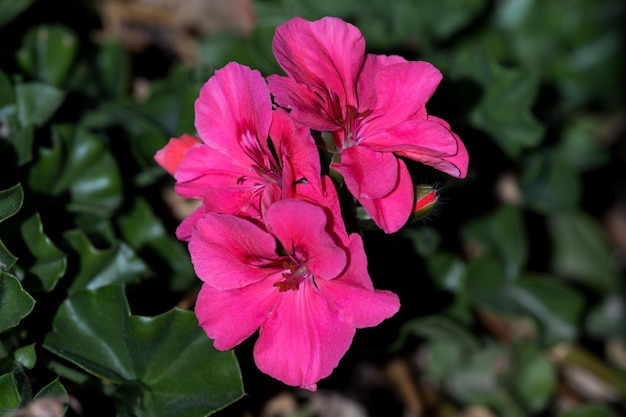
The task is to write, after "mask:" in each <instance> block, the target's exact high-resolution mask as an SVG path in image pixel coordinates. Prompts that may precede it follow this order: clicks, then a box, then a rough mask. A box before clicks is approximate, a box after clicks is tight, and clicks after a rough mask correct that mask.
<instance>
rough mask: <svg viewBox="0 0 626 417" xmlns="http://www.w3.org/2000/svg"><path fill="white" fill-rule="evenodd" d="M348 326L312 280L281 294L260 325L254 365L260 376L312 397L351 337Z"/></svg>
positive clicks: (350, 340) (352, 333)
mask: <svg viewBox="0 0 626 417" xmlns="http://www.w3.org/2000/svg"><path fill="white" fill-rule="evenodd" d="M354 333H355V328H354V326H353V325H352V323H349V322H346V321H345V320H343V319H342V317H341V314H340V313H339V312H338V311H336V310H333V308H332V307H331V306H330V305H329V303H328V302H327V301H326V299H325V298H324V296H323V295H322V294H320V291H319V290H318V289H317V288H316V287H315V284H314V283H313V282H312V281H311V280H305V281H303V282H302V284H301V285H300V288H299V289H298V290H297V291H287V292H283V293H281V294H280V297H278V299H277V303H276V305H275V306H274V308H273V309H272V311H271V312H270V313H269V315H268V316H267V320H266V321H265V323H263V325H261V331H260V334H259V339H258V340H257V342H256V344H255V346H254V360H255V362H256V364H257V366H258V367H259V369H260V370H261V371H262V372H265V373H266V374H268V375H270V376H272V377H274V378H276V379H278V380H280V381H283V382H284V383H286V384H288V385H294V386H299V387H302V388H306V389H309V390H312V391H314V390H315V389H316V388H317V382H318V381H319V380H320V379H322V378H325V377H327V376H328V375H330V374H331V372H332V371H333V369H334V368H335V367H336V366H337V365H338V364H339V360H340V359H341V358H342V357H343V355H344V354H345V353H346V351H347V350H348V348H349V347H350V344H351V343H352V339H353V337H354Z"/></svg>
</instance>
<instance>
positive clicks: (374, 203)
mask: <svg viewBox="0 0 626 417" xmlns="http://www.w3.org/2000/svg"><path fill="white" fill-rule="evenodd" d="M397 161H398V175H397V178H398V182H397V183H396V185H395V187H394V188H393V190H392V191H391V192H390V193H389V194H387V195H386V196H384V197H381V198H375V199H368V198H364V197H361V198H359V199H358V200H359V202H360V203H361V205H363V208H364V209H365V211H366V212H367V214H369V215H370V217H371V218H372V220H374V223H376V225H377V226H378V227H380V228H381V229H383V231H384V232H385V233H394V232H396V231H398V230H399V229H400V228H401V227H402V226H404V224H405V223H406V222H407V220H408V219H409V216H410V215H411V209H412V207H413V182H412V180H411V175H410V174H409V171H408V169H407V168H406V165H405V164H404V162H403V161H401V160H399V159H398V160H397Z"/></svg>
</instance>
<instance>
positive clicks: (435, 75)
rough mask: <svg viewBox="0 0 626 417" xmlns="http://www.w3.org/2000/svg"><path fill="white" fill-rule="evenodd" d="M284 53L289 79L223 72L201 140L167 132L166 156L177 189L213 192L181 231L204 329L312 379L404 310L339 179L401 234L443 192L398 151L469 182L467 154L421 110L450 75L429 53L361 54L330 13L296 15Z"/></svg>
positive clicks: (282, 39)
mask: <svg viewBox="0 0 626 417" xmlns="http://www.w3.org/2000/svg"><path fill="white" fill-rule="evenodd" d="M273 49H274V53H275V56H276V59H277V60H278V62H279V64H280V65H281V66H282V68H283V69H284V70H285V73H286V74H287V75H286V76H280V75H271V76H269V77H267V79H264V78H263V76H262V75H261V74H260V73H259V72H258V71H256V70H252V69H250V68H248V67H246V66H243V65H240V64H238V63H234V62H231V63H230V64H228V65H226V66H225V67H224V68H222V69H219V70H217V71H216V72H215V74H214V75H213V76H212V77H211V78H210V79H209V80H208V81H207V82H206V84H205V85H204V86H203V87H202V89H201V90H200V95H199V97H198V99H197V100H196V102H195V127H196V130H197V133H198V136H199V138H196V137H194V136H191V135H183V136H182V137H180V138H173V139H170V141H169V142H168V143H167V145H166V146H165V147H164V148H163V149H161V150H160V151H158V152H157V154H156V155H155V159H156V161H157V162H158V163H159V164H160V165H161V166H162V167H163V168H164V169H165V170H167V171H168V172H169V173H170V174H172V175H173V176H174V178H175V179H176V185H175V190H176V192H177V193H178V194H179V195H181V196H183V197H186V198H190V199H197V200H200V201H201V202H202V204H201V205H200V206H199V208H198V209H196V210H195V211H194V212H193V213H192V214H190V215H189V216H188V217H187V218H186V219H185V220H184V221H183V222H182V223H181V225H180V226H179V227H178V229H177V231H176V234H177V236H178V238H179V239H181V240H184V241H188V242H189V252H190V254H191V260H192V262H193V265H194V269H195V271H196V273H197V275H198V277H199V278H200V279H201V280H202V281H203V285H202V288H201V290H200V293H199V295H198V299H197V302H196V306H195V312H196V315H197V317H198V321H199V324H200V326H201V327H202V328H203V329H204V330H205V332H206V334H207V335H208V336H209V337H210V338H211V339H213V340H214V345H215V347H216V348H217V349H221V350H226V349H231V348H233V347H234V346H237V345H238V344H239V343H241V342H242V341H243V340H245V339H246V338H248V337H250V336H251V335H252V334H253V333H255V332H256V331H257V330H259V337H258V340H257V342H256V344H255V346H254V359H255V362H256V364H257V366H258V367H259V369H260V370H261V371H263V372H265V373H267V374H269V375H271V376H273V377H275V378H277V379H279V380H281V381H283V382H285V383H286V384H290V385H294V386H300V387H303V388H307V389H310V390H315V389H316V384H317V382H318V381H319V380H320V379H322V378H325V377H327V376H328V375H330V373H331V372H332V370H333V369H334V368H335V367H336V366H337V365H338V363H339V361H340V359H341V358H342V357H343V355H344V354H345V353H346V351H347V350H348V348H349V346H350V344H351V343H352V339H353V337H354V334H355V331H356V329H357V328H364V327H371V326H376V325H378V324H379V323H381V322H382V321H383V320H385V319H386V318H389V317H391V316H393V315H394V314H395V313H396V312H397V311H398V309H399V307H400V303H399V300H398V297H397V296H396V295H395V294H393V293H391V292H389V291H383V290H376V289H374V287H373V284H372V281H371V279H370V277H369V274H368V271H367V258H366V255H365V250H364V247H363V241H362V239H361V236H360V235H359V234H358V233H356V232H350V231H348V230H347V229H346V226H345V224H344V219H343V218H342V210H341V209H342V207H341V205H340V200H339V198H338V191H337V190H340V191H344V190H348V191H349V192H350V194H351V195H352V196H353V197H354V199H355V200H356V201H358V204H360V205H361V206H362V207H363V209H364V210H365V211H366V212H367V213H368V214H369V215H370V216H371V218H372V220H373V221H374V222H375V223H376V225H378V226H379V227H380V228H381V229H382V230H384V231H385V232H386V233H392V232H395V231H397V230H398V229H400V228H401V227H402V226H403V225H404V224H405V223H406V222H407V220H408V219H409V216H410V215H411V213H412V211H413V210H414V209H415V208H416V207H420V208H422V207H424V206H425V205H427V204H430V203H432V202H434V197H433V195H434V194H429V195H428V198H429V201H428V202H427V203H424V204H420V203H419V202H416V201H415V193H414V187H413V183H412V180H411V177H410V175H409V172H408V169H407V167H406V165H405V163H404V161H403V160H402V159H401V158H400V157H402V158H408V159H412V160H415V161H419V162H421V163H424V164H427V165H430V166H432V167H434V168H436V169H439V170H441V171H443V172H446V173H448V174H450V175H453V176H455V177H459V178H461V177H464V176H465V174H466V172H467V164H468V155H467V152H466V150H465V148H464V146H463V144H462V143H461V141H460V140H459V138H458V136H457V135H455V134H454V133H453V132H451V131H450V127H449V125H448V124H447V123H446V122H444V121H443V120H441V119H438V118H436V117H434V116H431V115H429V114H427V112H426V109H425V105H426V102H427V101H428V99H429V98H430V96H431V95H432V94H433V92H434V91H435V88H436V87H437V85H438V83H439V82H440V80H441V74H440V73H439V71H438V70H437V69H435V68H434V67H433V66H432V65H430V64H428V63H426V62H409V61H407V60H405V59H403V58H401V57H398V56H384V55H373V54H366V53H365V41H364V39H363V36H362V35H361V33H360V32H359V30H358V29H357V28H356V27H354V26H352V25H350V24H348V23H346V22H344V21H342V20H340V19H338V18H333V17H326V18H323V19H321V20H318V21H313V22H310V21H306V20H304V19H301V18H294V19H291V20H289V21H287V22H286V23H284V24H282V25H280V26H279V27H278V28H277V29H276V34H275V37H274V40H273ZM272 97H273V100H272ZM320 148H322V149H324V150H325V151H326V152H328V153H330V154H332V159H331V161H332V162H331V163H330V164H329V166H324V167H322V166H321V165H322V164H321V162H320V161H321V160H322V159H321V158H320V151H319V149H320ZM329 173H333V174H334V176H333V178H335V179H333V178H331V176H330V175H329ZM336 178H341V181H337V180H336Z"/></svg>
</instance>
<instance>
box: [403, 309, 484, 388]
mask: <svg viewBox="0 0 626 417" xmlns="http://www.w3.org/2000/svg"><path fill="white" fill-rule="evenodd" d="M409 336H413V337H417V338H420V339H423V340H426V341H427V343H428V355H429V360H428V362H427V364H426V365H425V366H426V372H427V373H428V374H429V376H430V377H432V378H434V379H435V380H438V381H441V380H443V379H444V378H446V377H447V376H448V374H450V372H452V370H454V369H456V368H458V367H459V366H461V364H463V363H464V360H465V358H467V356H468V355H470V354H471V353H472V352H476V351H477V350H478V348H479V345H478V341H477V340H476V339H475V338H474V336H473V335H472V334H471V333H469V332H468V331H467V330H466V329H465V328H464V327H463V326H461V325H459V324H457V323H456V322H454V321H452V320H450V319H448V318H446V317H444V316H427V317H422V318H419V319H413V320H410V321H408V322H406V323H405V324H404V326H402V329H401V331H400V337H399V338H398V340H397V341H396V342H395V343H394V345H393V346H392V349H393V350H397V349H400V348H401V347H402V346H403V345H404V344H405V343H406V340H407V339H408V337H409Z"/></svg>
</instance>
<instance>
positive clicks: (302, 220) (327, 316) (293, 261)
mask: <svg viewBox="0 0 626 417" xmlns="http://www.w3.org/2000/svg"><path fill="white" fill-rule="evenodd" d="M329 191H330V190H329ZM331 211H332V210H331ZM331 215H332V214H331V212H330V211H325V210H324V209H323V208H322V207H320V206H318V205H316V204H313V203H310V202H307V201H303V200H295V199H285V200H281V201H278V202H275V203H274V204H272V205H271V206H270V207H269V208H268V209H267V210H266V211H265V214H264V220H265V226H263V225H259V224H257V223H253V222H251V221H250V220H249V219H247V218H242V217H238V216H234V215H230V214H216V213H206V214H204V216H203V217H202V218H201V219H199V220H198V221H197V222H196V223H195V225H194V227H193V230H192V234H191V240H190V242H189V251H190V253H191V259H192V262H193V265H194V268H195V270H196V273H197V275H198V276H199V277H200V279H202V281H203V282H204V283H203V285H202V289H201V290H200V293H199V295H198V299H197V302H196V307H195V312H196V315H197V317H198V321H199V323H200V326H202V327H203V328H204V330H205V332H206V333H207V335H208V336H209V337H210V338H211V339H213V340H214V345H215V347H216V348H217V349H220V350H227V349H231V348H233V347H234V346H236V345H238V344H240V343H241V342H242V341H243V340H245V339H247V338H248V337H250V336H251V335H252V334H253V333H255V332H256V331H257V329H260V332H259V338H258V340H257V342H256V344H255V347H254V359H255V362H256V364H257V366H258V367H259V369H260V370H261V371H263V372H265V373H267V374H269V375H271V376H272V377H274V378H276V379H279V380H281V381H283V382H285V383H286V384H289V385H294V386H300V387H302V388H306V389H309V390H315V389H316V387H317V382H318V381H319V380H320V379H322V378H324V377H326V376H328V375H330V373H331V372H332V370H333V369H334V368H335V367H336V366H337V365H338V363H339V361H340V359H341V358H342V357H343V355H344V354H345V353H346V351H347V350H348V348H349V346H350V344H351V343H352V339H353V337H354V334H355V330H356V329H357V328H363V327H370V326H376V325H378V324H379V323H380V322H382V321H383V320H384V319H386V318H388V317H391V316H392V315H393V314H395V313H396V312H397V311H398V309H399V300H398V297H397V296H396V295H395V294H393V293H391V292H389V291H377V290H374V288H373V285H372V282H371V280H370V278H369V275H368V273H367V259H366V256H365V252H364V248H363V242H362V240H361V237H360V236H359V235H358V234H351V235H347V234H344V235H337V234H336V233H335V232H334V231H335V227H336V226H337V225H338V223H340V222H341V220H340V219H332V221H334V222H335V224H334V226H335V227H333V226H332V225H330V221H331V219H330V217H331ZM341 224H342V223H341Z"/></svg>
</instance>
